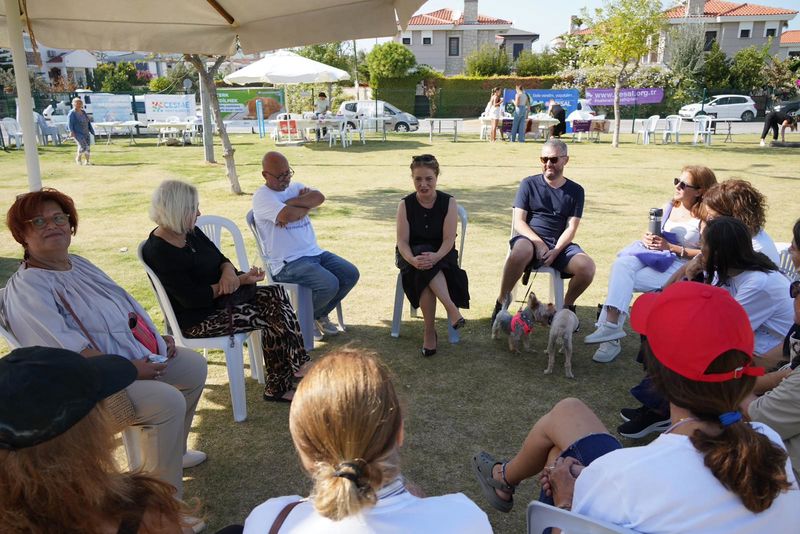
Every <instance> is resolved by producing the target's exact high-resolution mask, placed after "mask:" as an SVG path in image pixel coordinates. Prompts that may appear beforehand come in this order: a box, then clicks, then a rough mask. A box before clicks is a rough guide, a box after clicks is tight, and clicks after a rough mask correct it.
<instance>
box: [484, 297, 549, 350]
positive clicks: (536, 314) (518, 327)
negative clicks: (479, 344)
mask: <svg viewBox="0 0 800 534" xmlns="http://www.w3.org/2000/svg"><path fill="white" fill-rule="evenodd" d="M510 305H511V295H507V296H506V298H505V299H504V300H503V307H502V309H501V310H500V311H499V312H498V314H497V317H496V318H495V320H494V324H492V339H497V338H498V337H499V334H500V331H501V330H502V331H503V332H505V333H507V334H508V350H509V351H511V352H519V342H520V340H521V341H522V343H523V345H524V346H525V350H526V351H527V350H530V335H531V333H532V332H533V325H534V323H539V324H540V325H542V326H545V325H547V324H548V323H549V322H550V319H551V318H552V317H553V315H555V313H556V309H555V306H553V304H544V303H543V302H541V301H539V299H538V298H536V294H535V293H533V292H531V293H530V295H528V302H527V305H526V306H525V307H524V308H523V309H522V310H520V311H519V312H517V313H516V314H515V315H513V316H512V315H511V313H509V311H508V307H509V306H510Z"/></svg>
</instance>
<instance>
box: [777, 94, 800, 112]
mask: <svg viewBox="0 0 800 534" xmlns="http://www.w3.org/2000/svg"><path fill="white" fill-rule="evenodd" d="M772 110H773V111H782V112H784V113H788V114H790V115H791V114H794V115H797V112H798V111H800V98H798V99H796V100H784V101H783V102H778V103H777V104H775V107H774V108H772Z"/></svg>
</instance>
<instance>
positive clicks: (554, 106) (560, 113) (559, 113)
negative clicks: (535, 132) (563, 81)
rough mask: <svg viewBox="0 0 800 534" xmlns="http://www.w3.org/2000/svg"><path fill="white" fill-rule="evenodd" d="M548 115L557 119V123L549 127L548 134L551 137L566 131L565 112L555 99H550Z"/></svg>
mask: <svg viewBox="0 0 800 534" xmlns="http://www.w3.org/2000/svg"><path fill="white" fill-rule="evenodd" d="M549 107H550V116H551V117H553V118H554V119H558V124H554V125H553V126H552V128H551V129H550V135H552V136H553V137H561V136H562V135H564V134H565V133H567V112H566V111H564V108H562V107H561V104H559V103H558V102H556V101H555V99H553V98H551V99H550V105H549Z"/></svg>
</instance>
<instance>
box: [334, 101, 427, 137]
mask: <svg viewBox="0 0 800 534" xmlns="http://www.w3.org/2000/svg"><path fill="white" fill-rule="evenodd" d="M339 115H344V116H345V117H376V116H377V117H380V116H384V117H386V122H387V123H388V124H389V125H390V128H391V129H392V130H394V131H395V132H416V131H417V130H419V121H418V120H417V118H416V117H415V116H414V115H412V114H411V113H406V112H405V111H401V110H399V109H397V108H396V107H394V106H393V105H391V104H389V103H388V102H384V101H383V100H378V101H377V102H376V101H375V100H350V101H347V102H342V105H341V106H339Z"/></svg>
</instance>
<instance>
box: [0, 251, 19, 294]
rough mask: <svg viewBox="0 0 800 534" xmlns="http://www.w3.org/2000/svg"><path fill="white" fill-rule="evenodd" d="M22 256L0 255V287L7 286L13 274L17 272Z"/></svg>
mask: <svg viewBox="0 0 800 534" xmlns="http://www.w3.org/2000/svg"><path fill="white" fill-rule="evenodd" d="M20 261H22V260H21V258H3V257H0V287H5V285H6V283H7V282H8V279H9V278H11V275H12V274H14V273H15V272H17V269H18V268H19V263H20Z"/></svg>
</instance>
